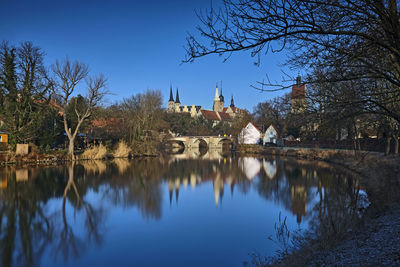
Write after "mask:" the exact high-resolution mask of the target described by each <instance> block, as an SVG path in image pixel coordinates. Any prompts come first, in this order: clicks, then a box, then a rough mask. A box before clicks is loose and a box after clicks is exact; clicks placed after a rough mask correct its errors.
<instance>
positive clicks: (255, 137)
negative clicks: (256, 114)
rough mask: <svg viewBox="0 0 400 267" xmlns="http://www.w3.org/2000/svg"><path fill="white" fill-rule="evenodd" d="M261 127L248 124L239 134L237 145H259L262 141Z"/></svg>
mask: <svg viewBox="0 0 400 267" xmlns="http://www.w3.org/2000/svg"><path fill="white" fill-rule="evenodd" d="M262 132H263V131H262V126H261V125H256V124H254V123H252V122H249V123H248V124H247V125H246V126H245V127H244V128H243V129H242V130H241V131H240V133H239V135H238V143H239V144H253V145H254V144H259V143H260V142H261V141H262V136H263V134H262Z"/></svg>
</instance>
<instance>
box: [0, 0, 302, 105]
mask: <svg viewBox="0 0 400 267" xmlns="http://www.w3.org/2000/svg"><path fill="white" fill-rule="evenodd" d="M220 2H221V0H214V1H213V5H214V6H216V5H218V3H220ZM208 7H210V1H207V0H193V1H185V0H171V1H160V0H154V1H134V0H132V1H118V0H114V1H111V0H110V1H100V0H97V1H95V0H81V1H76V0H68V1H67V0H64V1H58V0H52V1H44V0H34V1H33V0H31V1H29V0H25V1H20V0H1V10H2V12H1V13H2V15H1V16H0V36H1V39H2V40H8V41H9V42H10V43H12V44H18V43H19V42H22V41H32V42H33V43H34V44H35V45H37V46H39V47H41V48H42V49H43V50H44V51H45V52H46V58H45V60H46V65H50V64H52V63H54V62H55V60H56V59H62V58H65V57H66V56H68V57H69V58H70V59H73V60H74V59H77V60H79V61H82V62H84V63H86V64H88V65H89V67H90V70H91V74H97V73H100V72H101V73H103V74H104V75H105V76H106V77H107V79H108V83H107V84H108V90H109V91H110V92H112V95H110V96H108V97H107V103H108V104H111V103H113V102H115V101H118V100H121V99H122V98H124V97H129V96H131V95H133V94H136V93H139V92H144V91H145V90H146V89H160V90H161V91H162V93H163V97H164V102H165V106H166V105H167V103H166V101H167V100H168V96H169V87H170V84H172V86H173V88H174V91H175V90H176V87H179V94H180V100H181V102H182V104H188V105H191V104H196V105H202V106H203V108H209V109H211V108H212V99H213V96H214V90H215V85H216V82H220V81H222V83H223V93H224V96H225V101H226V102H228V101H230V98H231V95H232V94H233V96H234V99H235V104H236V106H238V107H242V108H246V109H248V110H250V111H252V110H253V107H254V106H255V105H256V104H257V103H258V102H261V101H265V100H267V99H270V98H273V97H274V96H277V95H281V94H283V92H276V93H266V92H264V93H261V92H259V91H257V90H255V89H252V88H250V85H251V84H255V83H256V82H257V81H261V80H262V79H265V77H266V76H265V75H266V74H268V76H269V78H270V79H271V80H272V81H277V82H280V81H281V80H282V77H283V73H282V70H284V71H287V69H285V68H284V67H282V64H283V63H284V61H285V54H284V53H279V54H272V53H269V54H268V55H267V56H264V57H263V58H262V61H261V66H258V67H257V66H254V64H253V63H254V61H255V59H254V58H252V57H251V56H250V52H242V53H239V54H234V55H232V56H231V58H230V59H229V60H228V61H226V62H223V57H220V56H217V55H211V56H207V57H204V58H199V59H197V60H196V61H195V62H193V63H186V64H181V61H182V59H184V57H185V50H184V45H185V43H186V40H185V38H186V36H187V32H191V33H196V30H195V27H196V25H198V24H199V21H198V19H197V17H196V16H195V12H194V10H195V9H197V10H200V9H204V8H208ZM289 73H290V74H292V75H293V72H292V73H291V72H289ZM295 74H296V73H295ZM226 105H227V104H226Z"/></svg>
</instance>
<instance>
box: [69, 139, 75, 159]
mask: <svg viewBox="0 0 400 267" xmlns="http://www.w3.org/2000/svg"><path fill="white" fill-rule="evenodd" d="M74 143H75V138H71V139H69V145H68V155H69V156H70V157H71V160H72V161H74V160H75V155H74Z"/></svg>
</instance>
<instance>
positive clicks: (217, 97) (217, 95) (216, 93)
mask: <svg viewBox="0 0 400 267" xmlns="http://www.w3.org/2000/svg"><path fill="white" fill-rule="evenodd" d="M214 101H219V94H218V83H217V85H216V86H215V95H214Z"/></svg>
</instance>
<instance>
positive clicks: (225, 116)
mask: <svg viewBox="0 0 400 267" xmlns="http://www.w3.org/2000/svg"><path fill="white" fill-rule="evenodd" d="M218 114H219V116H220V117H221V120H223V121H232V118H231V116H230V115H229V113H226V112H218Z"/></svg>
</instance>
